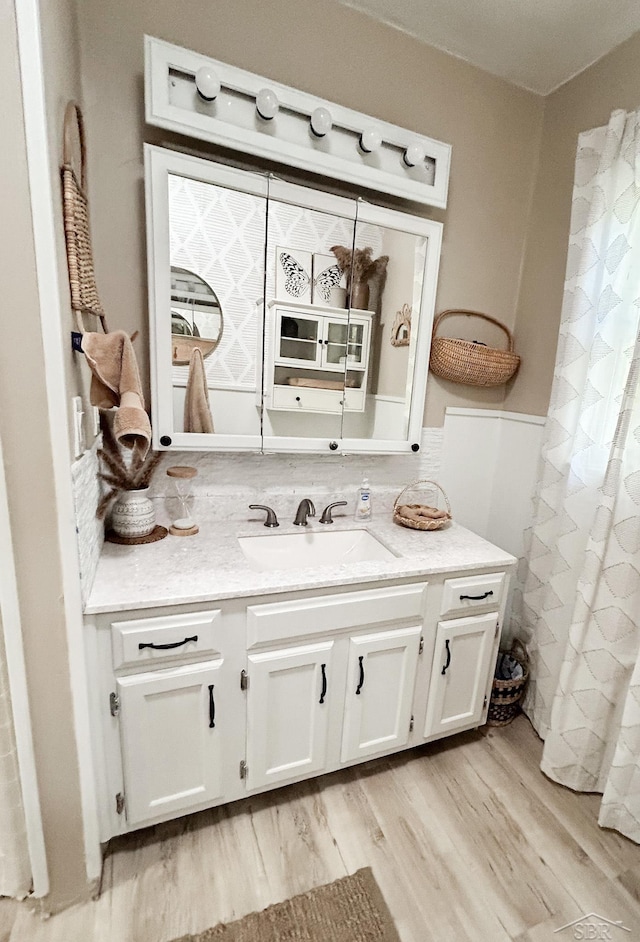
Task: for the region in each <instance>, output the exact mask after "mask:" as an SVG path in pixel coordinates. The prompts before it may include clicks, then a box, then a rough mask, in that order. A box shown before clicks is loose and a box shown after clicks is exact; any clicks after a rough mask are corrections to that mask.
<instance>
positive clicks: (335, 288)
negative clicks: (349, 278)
mask: <svg viewBox="0 0 640 942" xmlns="http://www.w3.org/2000/svg"><path fill="white" fill-rule="evenodd" d="M345 282H346V279H345V278H344V271H343V269H342V266H341V265H339V264H338V262H337V261H336V258H335V256H334V255H322V254H320V253H318V252H316V253H314V256H313V303H314V304H326V305H328V306H330V307H344V306H345V301H346V295H347V292H346V287H345Z"/></svg>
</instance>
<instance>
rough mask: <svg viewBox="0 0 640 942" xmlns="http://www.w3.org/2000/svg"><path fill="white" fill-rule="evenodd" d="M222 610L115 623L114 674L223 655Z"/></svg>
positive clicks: (112, 633)
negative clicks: (221, 637)
mask: <svg viewBox="0 0 640 942" xmlns="http://www.w3.org/2000/svg"><path fill="white" fill-rule="evenodd" d="M221 616H222V612H221V611H220V609H214V610H211V611H206V612H189V613H186V614H184V615H161V616H159V617H158V618H138V619H136V620H135V621H119V622H112V623H111V652H112V656H113V667H114V670H119V669H121V668H125V667H138V668H140V670H148V668H149V667H150V666H151V665H152V664H156V663H165V662H167V661H176V660H180V659H186V658H188V659H189V660H192V659H193V658H195V657H200V656H201V655H202V656H204V655H206V656H207V657H211V655H213V654H219V653H220V647H221V644H220V629H221Z"/></svg>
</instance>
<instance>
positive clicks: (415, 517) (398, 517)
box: [393, 480, 451, 530]
mask: <svg viewBox="0 0 640 942" xmlns="http://www.w3.org/2000/svg"><path fill="white" fill-rule="evenodd" d="M420 484H431V485H432V486H433V487H437V488H438V490H439V491H440V493H441V494H442V496H443V497H444V502H445V504H446V505H447V510H446V515H445V516H444V517H435V518H434V517H430V516H429V513H430V512H431V511H434V510H437V509H438V508H437V507H432V506H430V505H429V504H401V503H400V500H401V498H402V496H403V494H405V493H406V492H407V491H409V490H411V488H412V487H418V486H419V485H420ZM393 519H394V520H395V522H396V523H399V524H401V525H402V526H403V527H409V529H411V530H442V528H443V527H446V526H448V525H449V523H450V522H451V504H450V503H449V498H448V497H447V495H446V494H445V492H444V490H443V489H442V488H441V487H440V485H439V484H438V483H437V482H436V481H429V480H422V481H414V482H413V484H407V486H406V487H404V488H403V489H402V490H401V491H400V493H399V494H398V496H397V497H396V499H395V502H394V504H393Z"/></svg>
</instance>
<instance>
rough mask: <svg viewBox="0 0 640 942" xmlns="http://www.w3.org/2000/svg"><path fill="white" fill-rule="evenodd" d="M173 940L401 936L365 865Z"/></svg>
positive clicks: (275, 941)
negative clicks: (199, 931) (333, 880)
mask: <svg viewBox="0 0 640 942" xmlns="http://www.w3.org/2000/svg"><path fill="white" fill-rule="evenodd" d="M174 942H400V937H399V935H398V933H397V932H396V928H395V926H394V924H393V920H392V918H391V914H390V912H389V910H388V909H387V904H386V903H385V901H384V899H383V896H382V893H381V892H380V889H379V887H378V884H377V883H376V881H375V879H374V877H373V873H372V872H371V870H370V868H369V867H367V868H366V869H364V870H358V872H357V873H354V874H352V875H351V876H347V877H343V878H342V879H340V880H336V881H335V883H329V884H328V885H327V886H319V887H316V888H315V889H313V890H309V892H308V893H302V894H301V895H300V896H294V897H293V898H292V899H288V900H285V902H284V903H276V904H275V905H274V906H269V908H268V909H264V910H263V911H262V912H260V913H250V914H249V915H248V916H245V917H244V918H243V919H239V920H238V921H237V922H230V923H226V924H221V925H219V926H214V928H213V929H207V930H206V931H205V932H201V933H200V935H185V936H182V937H181V938H180V939H175V940H174Z"/></svg>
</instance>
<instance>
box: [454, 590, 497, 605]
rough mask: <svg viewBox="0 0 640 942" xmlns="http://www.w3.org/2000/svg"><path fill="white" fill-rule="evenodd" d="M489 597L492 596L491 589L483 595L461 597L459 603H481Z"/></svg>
mask: <svg viewBox="0 0 640 942" xmlns="http://www.w3.org/2000/svg"><path fill="white" fill-rule="evenodd" d="M490 595H493V589H489V591H488V592H485V593H484V595H461V596H460V601H461V602H462V601H463V600H464V599H469V601H470V602H482V600H483V599H488V598H489V596H490Z"/></svg>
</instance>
